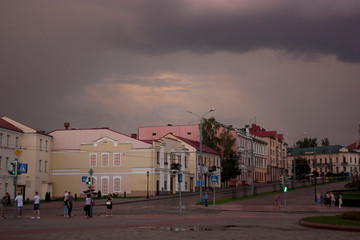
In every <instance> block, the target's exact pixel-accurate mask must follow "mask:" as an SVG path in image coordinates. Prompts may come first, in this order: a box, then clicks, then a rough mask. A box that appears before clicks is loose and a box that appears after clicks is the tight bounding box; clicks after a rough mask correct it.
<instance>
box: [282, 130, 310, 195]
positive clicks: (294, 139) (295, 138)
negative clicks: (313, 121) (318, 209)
mask: <svg viewBox="0 0 360 240" xmlns="http://www.w3.org/2000/svg"><path fill="white" fill-rule="evenodd" d="M305 135H306V132H304V133H303V134H301V135H299V136H297V137H294V138H292V137H290V136H288V135H286V136H288V137H290V138H292V140H293V150H294V161H293V163H294V188H296V151H295V141H296V140H297V139H298V138H300V137H303V136H305Z"/></svg>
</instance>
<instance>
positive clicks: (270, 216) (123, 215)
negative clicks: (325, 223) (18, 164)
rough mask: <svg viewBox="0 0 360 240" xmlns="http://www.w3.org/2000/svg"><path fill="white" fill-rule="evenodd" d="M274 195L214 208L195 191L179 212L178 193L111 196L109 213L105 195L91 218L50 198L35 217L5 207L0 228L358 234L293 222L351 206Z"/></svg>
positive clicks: (299, 193)
mask: <svg viewBox="0 0 360 240" xmlns="http://www.w3.org/2000/svg"><path fill="white" fill-rule="evenodd" d="M344 184H345V183H344V182H339V183H333V184H326V185H321V186H318V187H317V189H318V190H320V191H321V192H322V193H324V192H325V191H328V190H338V189H343V188H344ZM274 195H275V194H274ZM274 195H270V196H266V197H258V198H255V199H247V200H243V201H236V202H232V203H227V204H221V205H216V206H215V207H214V206H213V205H210V206H209V207H204V206H201V205H195V204H194V203H195V202H198V201H199V195H192V196H187V197H184V198H183V199H182V202H183V209H182V215H180V214H179V199H178V198H177V197H171V198H162V199H157V200H154V199H153V198H152V199H150V200H146V199H143V198H138V199H136V198H134V199H128V200H124V199H115V205H114V208H113V216H106V207H105V200H99V201H97V202H96V206H95V207H94V217H93V218H91V219H87V218H85V217H84V212H83V210H82V203H80V202H77V203H76V204H75V209H74V214H73V215H74V216H73V217H71V218H64V217H63V216H62V212H63V206H62V203H61V202H51V203H44V204H41V219H40V220H32V219H30V217H31V214H32V210H31V206H26V209H25V211H24V214H23V218H22V219H15V218H14V214H13V213H14V212H13V209H7V210H6V217H7V219H6V220H3V221H1V222H0V232H1V236H2V239H100V238H114V239H140V238H146V239H165V238H167V239H180V238H182V239H190V238H197V239H199V238H202V239H239V238H245V237H246V238H248V239H269V238H276V239H290V238H291V239H319V238H320V239H339V238H342V239H354V238H356V237H357V236H358V233H356V232H346V231H335V230H324V229H315V228H307V227H303V226H301V225H299V224H298V222H299V220H300V219H301V218H304V217H308V216H318V215H336V214H341V213H342V212H346V211H350V210H354V209H355V208H346V207H343V208H341V209H339V208H338V207H332V208H329V207H327V206H316V205H315V203H314V188H313V187H310V188H302V189H297V190H295V191H290V192H288V193H287V211H286V212H285V211H284V205H283V203H284V201H283V200H284V196H283V193H281V194H280V197H281V203H282V206H281V210H280V211H279V210H276V211H274V210H273V205H274V204H273V203H274ZM209 199H212V195H211V194H210V195H209ZM357 210H358V209H357Z"/></svg>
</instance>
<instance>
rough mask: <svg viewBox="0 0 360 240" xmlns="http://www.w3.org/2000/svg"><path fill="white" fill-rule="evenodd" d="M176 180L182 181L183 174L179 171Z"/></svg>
mask: <svg viewBox="0 0 360 240" xmlns="http://www.w3.org/2000/svg"><path fill="white" fill-rule="evenodd" d="M178 181H179V182H182V181H183V175H182V173H179V175H178Z"/></svg>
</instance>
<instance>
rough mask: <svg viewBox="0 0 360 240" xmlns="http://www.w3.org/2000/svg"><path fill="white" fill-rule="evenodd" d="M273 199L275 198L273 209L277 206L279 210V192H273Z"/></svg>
mask: <svg viewBox="0 0 360 240" xmlns="http://www.w3.org/2000/svg"><path fill="white" fill-rule="evenodd" d="M274 200H275V205H274V209H273V210H275V209H276V208H277V207H279V210H281V207H280V196H279V194H278V193H277V192H276V194H275V198H274Z"/></svg>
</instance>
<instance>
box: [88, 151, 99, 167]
mask: <svg viewBox="0 0 360 240" xmlns="http://www.w3.org/2000/svg"><path fill="white" fill-rule="evenodd" d="M96 158H97V154H96V153H90V167H96V166H97V159H96Z"/></svg>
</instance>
